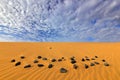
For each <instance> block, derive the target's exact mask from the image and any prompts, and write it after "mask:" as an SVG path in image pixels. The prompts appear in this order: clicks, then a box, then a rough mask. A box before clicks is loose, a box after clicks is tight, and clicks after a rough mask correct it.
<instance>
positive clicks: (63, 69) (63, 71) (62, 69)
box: [60, 68, 68, 73]
mask: <svg viewBox="0 0 120 80" xmlns="http://www.w3.org/2000/svg"><path fill="white" fill-rule="evenodd" d="M67 71H68V70H67V69H65V68H60V72H61V73H66V72H67Z"/></svg>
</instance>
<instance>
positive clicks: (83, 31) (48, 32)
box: [0, 0, 120, 41]
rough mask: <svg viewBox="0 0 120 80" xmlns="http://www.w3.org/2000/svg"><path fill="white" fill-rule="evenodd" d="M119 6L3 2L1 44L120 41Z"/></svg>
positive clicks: (92, 1) (95, 1)
mask: <svg viewBox="0 0 120 80" xmlns="http://www.w3.org/2000/svg"><path fill="white" fill-rule="evenodd" d="M119 5H120V1H119V0H0V41H9V40H10V41H120V37H119V36H120V6H119ZM8 39H9V40H8Z"/></svg>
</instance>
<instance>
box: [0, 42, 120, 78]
mask: <svg viewBox="0 0 120 80" xmlns="http://www.w3.org/2000/svg"><path fill="white" fill-rule="evenodd" d="M50 47H51V48H52V49H49V48H50ZM21 55H24V56H25V57H26V58H25V59H20V56H21ZM38 55H41V56H43V57H47V58H48V60H47V61H43V60H39V63H43V64H44V65H45V66H44V67H42V68H40V67H37V64H35V63H33V60H34V59H37V58H36V57H37V56H38ZM96 55H97V56H98V57H99V58H97V59H96V61H97V62H99V63H100V64H99V65H95V66H92V67H89V68H88V69H85V68H84V64H90V63H91V62H93V61H91V60H90V61H85V62H81V58H82V57H84V56H88V57H89V58H92V57H94V56H96ZM71 56H75V58H76V60H77V63H76V64H77V65H78V66H79V68H78V69H77V70H75V69H73V66H72V64H71V63H70V60H69V58H70V57H71ZM61 57H65V59H66V60H65V61H62V62H55V63H53V64H54V67H53V68H51V69H49V68H47V66H48V64H50V63H51V61H50V60H51V59H52V58H56V59H58V58H61ZM11 59H16V61H21V62H22V64H21V65H20V66H17V67H15V66H14V65H15V63H11V62H10V61H11ZM102 59H105V60H106V61H107V62H108V63H109V64H110V66H108V67H106V66H104V65H103V62H102V61H101V60H102ZM26 64H31V65H32V67H31V68H27V69H24V68H23V67H24V65H26ZM61 67H64V68H66V69H67V70H68V72H67V73H60V71H59V69H60V68H61ZM0 80H120V43H0Z"/></svg>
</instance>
